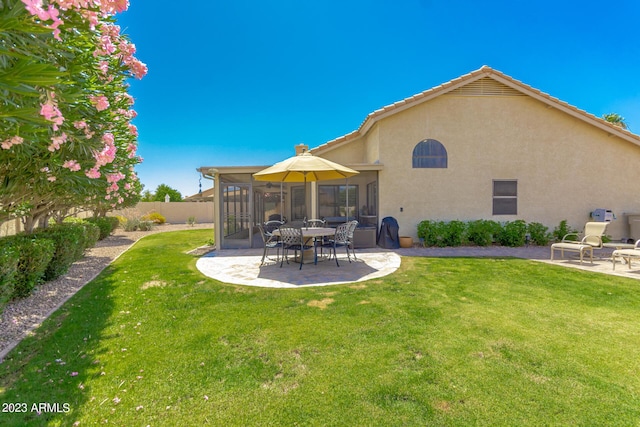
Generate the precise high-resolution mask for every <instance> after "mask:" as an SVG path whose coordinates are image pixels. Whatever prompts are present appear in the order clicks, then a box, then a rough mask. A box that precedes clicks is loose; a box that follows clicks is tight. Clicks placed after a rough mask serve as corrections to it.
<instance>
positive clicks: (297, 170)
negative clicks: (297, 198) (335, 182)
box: [253, 152, 360, 212]
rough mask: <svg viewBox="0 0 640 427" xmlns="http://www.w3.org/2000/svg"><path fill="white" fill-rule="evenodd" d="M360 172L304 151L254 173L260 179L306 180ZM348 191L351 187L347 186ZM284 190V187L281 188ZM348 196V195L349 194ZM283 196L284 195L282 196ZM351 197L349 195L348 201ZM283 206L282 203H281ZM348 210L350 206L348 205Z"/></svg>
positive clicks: (342, 176) (339, 176)
mask: <svg viewBox="0 0 640 427" xmlns="http://www.w3.org/2000/svg"><path fill="white" fill-rule="evenodd" d="M359 173H360V172H358V171H355V170H353V169H351V168H348V167H346V166H342V165H340V164H338V163H335V162H332V161H330V160H327V159H323V158H322V157H316V156H314V155H313V154H311V153H307V152H303V153H301V154H298V155H297V156H294V157H289V158H288V159H286V160H283V161H281V162H278V163H276V164H275V165H273V166H270V167H268V168H266V169H263V170H261V171H260V172H256V173H254V174H253V177H254V178H255V179H256V180H258V181H275V182H304V183H305V188H306V184H307V181H329V180H332V179H341V178H345V179H346V178H349V177H350V176H353V175H357V174H359ZM347 191H349V187H348V186H347ZM281 192H282V188H281ZM347 196H348V195H347ZM281 197H282V196H281ZM348 200H349V198H348V197H347V203H348ZM281 206H282V205H281ZM347 212H349V206H348V205H347Z"/></svg>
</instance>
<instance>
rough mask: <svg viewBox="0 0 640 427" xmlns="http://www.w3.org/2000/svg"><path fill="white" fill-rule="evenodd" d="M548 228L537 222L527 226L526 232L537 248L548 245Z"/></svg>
mask: <svg viewBox="0 0 640 427" xmlns="http://www.w3.org/2000/svg"><path fill="white" fill-rule="evenodd" d="M548 230H549V228H548V227H546V226H544V225H542V224H540V223H539V222H532V223H529V224H528V225H527V232H528V233H529V236H531V241H532V242H533V243H534V244H536V245H538V246H546V245H547V244H548V243H549V233H548Z"/></svg>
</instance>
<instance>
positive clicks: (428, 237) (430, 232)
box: [418, 220, 439, 246]
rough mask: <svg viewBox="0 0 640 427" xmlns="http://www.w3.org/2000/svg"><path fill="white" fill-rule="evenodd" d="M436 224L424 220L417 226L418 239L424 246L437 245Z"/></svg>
mask: <svg viewBox="0 0 640 427" xmlns="http://www.w3.org/2000/svg"><path fill="white" fill-rule="evenodd" d="M438 234H439V232H438V223H437V222H436V221H431V220H424V221H421V222H420V223H419V224H418V237H419V238H420V239H422V241H423V244H424V245H425V246H435V245H436V244H437V243H438Z"/></svg>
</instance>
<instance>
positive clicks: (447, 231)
mask: <svg viewBox="0 0 640 427" xmlns="http://www.w3.org/2000/svg"><path fill="white" fill-rule="evenodd" d="M466 231H467V225H466V224H465V223H464V222H462V221H458V220H453V221H449V222H448V223H446V224H445V225H444V226H443V230H442V232H443V241H442V243H443V244H444V246H460V245H462V242H463V240H464V237H465V232H466Z"/></svg>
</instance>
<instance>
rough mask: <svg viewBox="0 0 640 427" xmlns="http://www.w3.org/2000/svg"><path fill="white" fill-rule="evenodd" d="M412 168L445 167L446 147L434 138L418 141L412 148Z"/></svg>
mask: <svg viewBox="0 0 640 427" xmlns="http://www.w3.org/2000/svg"><path fill="white" fill-rule="evenodd" d="M413 167H414V168H446V167H447V149H446V148H444V145H442V144H441V143H440V142H438V141H436V140H435V139H425V140H424V141H420V142H419V143H418V145H416V146H415V148H414V149H413Z"/></svg>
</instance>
